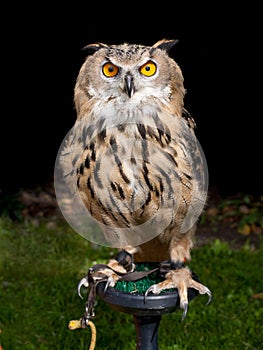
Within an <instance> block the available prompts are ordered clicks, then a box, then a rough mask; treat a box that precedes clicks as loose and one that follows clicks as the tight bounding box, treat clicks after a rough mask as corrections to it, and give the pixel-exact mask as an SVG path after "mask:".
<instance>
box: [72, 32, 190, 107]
mask: <svg viewBox="0 0 263 350" xmlns="http://www.w3.org/2000/svg"><path fill="white" fill-rule="evenodd" d="M176 43H177V40H167V39H163V40H160V41H158V42H156V43H155V44H154V45H153V46H143V45H137V44H127V43H124V44H121V45H106V44H103V43H96V44H90V45H87V46H86V47H85V48H84V49H85V50H87V53H88V56H87V58H86V60H85V62H84V63H83V65H82V67H81V69H80V72H79V75H78V78H77V82H76V86H75V96H74V101H75V105H76V110H77V112H78V113H79V111H80V109H81V108H82V107H83V106H84V104H85V101H86V102H88V101H89V100H94V99H99V100H107V101H109V100H112V99H118V101H119V102H121V103H125V102H131V101H132V102H133V103H136V102H137V103H138V102H140V101H145V99H147V98H155V99H158V100H159V101H162V102H164V103H167V104H170V105H171V106H172V105H177V106H178V105H180V106H182V105H183V97H184V94H185V90H184V86H183V76H182V72H181V69H180V68H179V66H178V64H177V63H176V62H175V61H174V59H172V58H171V57H170V56H169V52H170V49H171V48H172V47H173V46H174V45H175V44H176Z"/></svg>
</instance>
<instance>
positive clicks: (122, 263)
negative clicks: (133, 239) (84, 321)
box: [78, 248, 135, 298]
mask: <svg viewBox="0 0 263 350" xmlns="http://www.w3.org/2000/svg"><path fill="white" fill-rule="evenodd" d="M133 252H134V250H133V249H131V248H127V250H126V249H125V250H124V249H123V250H120V251H119V252H118V254H117V255H116V257H115V258H114V259H110V260H109V261H108V263H107V264H97V265H94V266H92V267H90V268H89V270H88V273H87V275H86V276H85V277H83V278H82V279H81V280H80V282H79V284H78V295H79V296H80V297H81V298H82V295H81V288H82V287H85V288H90V286H91V284H92V283H96V284H98V283H100V282H105V281H106V286H105V291H106V290H107V288H108V287H109V286H110V287H114V285H115V284H116V283H117V281H118V279H119V278H120V277H121V276H123V275H125V274H126V273H129V272H133V271H134V269H135V264H134V263H133Z"/></svg>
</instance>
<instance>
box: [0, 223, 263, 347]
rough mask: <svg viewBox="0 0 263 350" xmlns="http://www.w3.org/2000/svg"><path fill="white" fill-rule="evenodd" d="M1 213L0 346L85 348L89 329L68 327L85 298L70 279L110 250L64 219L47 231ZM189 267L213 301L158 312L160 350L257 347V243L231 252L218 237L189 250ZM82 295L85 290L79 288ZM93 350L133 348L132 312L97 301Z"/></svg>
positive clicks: (261, 338)
mask: <svg viewBox="0 0 263 350" xmlns="http://www.w3.org/2000/svg"><path fill="white" fill-rule="evenodd" d="M49 227H50V225H46V223H45V222H43V223H40V224H39V225H37V226H33V225H32V224H30V223H22V222H20V223H19V222H12V221H11V220H10V219H7V218H0V329H1V330H2V333H1V335H0V339H1V340H0V344H1V345H2V347H3V349H4V350H56V349H57V350H62V349H63V350H72V349H74V350H84V349H85V350H86V349H88V348H89V342H90V329H89V328H88V329H86V330H83V329H77V330H74V331H72V330H69V329H68V328H67V326H68V322H69V320H72V319H78V318H80V317H81V316H82V315H83V312H84V303H85V300H81V299H80V298H79V297H78V295H77V284H78V282H79V280H80V279H81V278H82V277H83V276H84V275H85V273H86V272H87V269H88V268H89V267H90V266H92V265H94V264H95V263H102V262H107V260H108V259H109V258H110V257H111V256H112V255H115V251H114V250H113V249H110V248H107V247H102V246H96V245H93V244H92V243H90V242H88V241H86V240H85V239H84V238H82V237H81V236H79V235H78V234H77V233H75V232H73V231H72V230H71V228H69V227H68V226H67V225H65V224H63V223H58V224H57V227H56V228H53V229H51V228H49ZM190 267H191V269H192V270H193V271H194V272H196V273H197V275H198V276H199V278H200V280H201V281H202V282H203V283H204V284H206V285H207V286H208V287H209V288H210V289H211V290H212V292H213V300H212V303H211V304H210V305H208V306H206V302H207V296H202V295H199V296H198V297H196V298H195V299H193V300H192V301H191V302H190V305H189V310H188V314H187V317H186V319H185V320H184V321H183V322H181V317H182V312H181V310H178V311H176V312H174V313H172V314H166V315H163V316H162V320H161V323H160V327H159V333H158V337H159V349H160V350H187V349H197V350H199V349H204V350H207V349H213V350H215V349H227V350H229V349H235V350H238V349H240V350H245V349H248V350H250V349H262V344H263V330H262V319H263V299H261V298H256V297H255V295H256V294H259V293H262V292H263V278H262V277H263V245H261V248H260V249H258V250H256V251H251V250H250V249H249V245H245V246H244V247H243V248H242V249H240V250H235V251H234V250H231V249H230V247H229V246H228V245H227V244H226V243H222V242H220V241H218V240H216V241H214V242H213V243H211V244H210V245H207V246H204V247H200V248H198V249H195V250H193V252H192V261H191V264H190ZM83 294H84V293H83ZM95 311H96V317H95V318H94V319H93V322H94V323H95V325H96V328H97V343H96V349H98V350H107V349H110V350H134V349H135V348H136V336H135V327H134V323H133V319H132V316H131V315H129V314H124V313H119V312H115V311H113V310H112V309H111V308H110V307H109V306H108V305H107V304H105V302H104V301H103V300H101V299H99V298H98V299H97V305H96V308H95Z"/></svg>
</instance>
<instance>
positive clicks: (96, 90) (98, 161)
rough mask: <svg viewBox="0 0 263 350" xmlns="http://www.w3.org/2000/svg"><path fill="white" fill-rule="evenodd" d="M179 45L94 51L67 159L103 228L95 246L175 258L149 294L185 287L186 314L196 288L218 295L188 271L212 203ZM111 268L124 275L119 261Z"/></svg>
mask: <svg viewBox="0 0 263 350" xmlns="http://www.w3.org/2000/svg"><path fill="white" fill-rule="evenodd" d="M175 43H176V41H175V40H165V39H164V40H160V41H159V42H157V43H156V44H154V45H153V46H152V47H147V46H143V45H129V44H126V43H125V44H122V45H105V44H101V43H97V44H92V45H88V46H87V47H86V50H87V53H88V56H87V58H86V60H85V62H84V64H83V65H82V67H81V69H80V72H79V75H78V77H77V81H76V85H75V91H74V102H75V106H76V112H77V120H76V123H75V125H74V127H73V128H72V130H71V132H70V133H69V135H68V137H67V140H66V141H65V143H64V145H63V147H62V151H61V155H60V157H59V162H60V163H61V167H62V171H63V173H64V177H65V181H66V185H67V186H68V188H70V189H71V193H72V194H73V195H74V197H75V198H76V197H77V198H78V201H79V202H81V203H82V205H84V207H85V209H86V210H87V214H89V215H90V217H91V218H92V219H93V220H95V222H96V223H97V224H98V225H99V226H100V228H101V232H102V235H99V236H98V237H97V238H96V236H95V237H94V236H92V240H94V241H95V242H98V243H99V244H105V245H110V246H113V247H118V248H120V250H124V251H126V252H128V253H131V254H132V256H133V258H134V261H135V262H137V261H155V262H162V261H165V260H169V261H171V264H172V265H171V266H172V267H173V269H172V270H171V271H170V272H169V273H167V275H166V280H165V281H164V282H162V284H159V285H154V286H152V287H150V289H149V290H148V291H147V293H149V292H152V293H159V292H160V291H161V290H162V289H166V288H171V287H175V288H178V290H179V295H180V305H181V307H182V308H183V309H184V313H185V314H186V311H187V305H188V299H187V288H190V287H191V288H195V289H197V290H198V291H199V293H201V294H205V293H206V294H208V295H209V298H211V292H210V290H209V289H208V288H207V287H205V286H204V285H202V284H201V283H198V282H196V281H194V280H193V279H192V277H191V271H190V270H189V269H188V268H187V267H184V262H185V261H186V260H190V258H191V253H190V252H191V248H192V247H193V245H194V234H195V230H196V222H197V220H198V217H199V216H200V214H201V212H202V210H203V207H204V205H205V201H206V190H207V173H206V163H205V159H204V156H203V154H202V150H201V147H200V145H199V143H198V141H197V139H196V137H195V122H194V120H193V118H192V117H191V116H190V115H189V113H188V112H187V111H186V110H185V108H184V95H185V89H184V84H183V75H182V72H181V69H180V68H179V66H178V64H177V63H176V62H175V61H174V60H173V59H172V58H171V57H170V56H169V54H168V53H169V50H170V49H171V47H172V46H173V45H174V44H175ZM72 208H73V206H72ZM74 210H76V209H75V208H73V211H74ZM84 213H85V210H84ZM64 214H65V213H64ZM66 216H74V215H73V214H72V213H71V214H66ZM69 222H70V223H71V224H72V222H74V220H71V219H69ZM73 225H74V224H73ZM83 226H85V225H83ZM77 230H78V231H79V227H78V229H77ZM109 265H110V266H113V265H114V268H115V270H116V271H117V270H118V266H119V270H120V271H123V268H124V267H123V264H122V263H120V261H116V260H115V259H112V260H110V262H109ZM133 268H134V265H132V267H131V266H130V267H129V269H133ZM126 270H127V269H126ZM110 274H111V273H110ZM111 277H112V275H111ZM115 277H116V276H115ZM115 283H116V278H112V279H111V281H110V285H114V284H115Z"/></svg>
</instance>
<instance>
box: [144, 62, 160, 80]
mask: <svg viewBox="0 0 263 350" xmlns="http://www.w3.org/2000/svg"><path fill="white" fill-rule="evenodd" d="M156 70H157V67H156V64H155V63H154V62H153V61H148V62H146V63H145V64H144V65H143V66H141V67H140V73H141V74H143V75H145V76H146V77H151V76H152V75H154V74H155V72H156Z"/></svg>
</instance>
